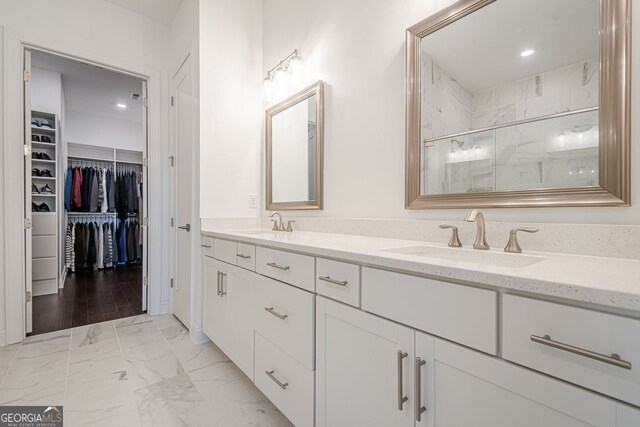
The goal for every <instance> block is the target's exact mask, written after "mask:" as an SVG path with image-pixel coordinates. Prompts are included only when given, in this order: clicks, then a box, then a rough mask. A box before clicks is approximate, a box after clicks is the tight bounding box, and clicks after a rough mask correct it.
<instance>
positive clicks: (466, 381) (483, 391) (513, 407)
mask: <svg viewBox="0 0 640 427" xmlns="http://www.w3.org/2000/svg"><path fill="white" fill-rule="evenodd" d="M430 349H431V350H432V356H431V360H428V359H429V357H430V356H429V351H430ZM420 353H423V354H425V358H426V359H427V364H426V365H425V366H429V368H428V369H426V370H423V371H422V373H423V375H424V376H423V377H422V382H423V384H424V385H426V387H423V390H425V389H426V393H427V395H428V397H427V400H426V403H427V412H425V414H426V415H427V416H426V417H425V418H426V419H427V420H429V419H431V420H433V424H432V425H434V426H438V427H445V426H446V427H448V426H465V427H472V426H479V427H480V426H491V427H513V426H518V427H539V426H562V427H578V426H580V427H582V426H585V427H586V426H597V427H608V426H614V425H616V410H617V407H616V404H615V403H614V402H613V401H612V400H609V399H607V398H604V397H601V396H599V395H596V394H594V393H591V392H589V391H586V390H584V389H581V388H578V387H574V386H571V385H569V384H566V383H564V382H561V381H558V380H555V379H552V378H549V377H547V376H545V375H542V374H538V373H535V372H532V371H529V370H528V369H525V368H522V367H518V366H515V365H512V364H510V363H508V362H504V361H502V360H499V359H496V358H493V357H489V356H485V355H482V354H480V353H478V352H476V351H473V350H469V349H466V348H463V347H460V346H458V345H455V344H451V343H449V342H446V341H443V340H440V339H434V338H433V337H430V336H428V335H425V334H423V333H418V332H416V357H419V354H420ZM429 392H430V394H429ZM418 425H421V424H418ZM424 425H429V424H428V421H427V424H424Z"/></svg>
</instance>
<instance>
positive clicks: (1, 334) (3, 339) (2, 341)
mask: <svg viewBox="0 0 640 427" xmlns="http://www.w3.org/2000/svg"><path fill="white" fill-rule="evenodd" d="M5 345H7V332H6V331H0V347H4V346H5Z"/></svg>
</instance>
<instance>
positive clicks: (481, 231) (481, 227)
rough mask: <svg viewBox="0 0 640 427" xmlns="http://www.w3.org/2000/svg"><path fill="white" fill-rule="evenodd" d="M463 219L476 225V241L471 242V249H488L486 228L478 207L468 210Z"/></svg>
mask: <svg viewBox="0 0 640 427" xmlns="http://www.w3.org/2000/svg"><path fill="white" fill-rule="evenodd" d="M464 220H465V221H467V222H475V223H476V224H477V226H478V231H477V234H476V241H475V242H474V243H473V249H481V250H486V249H489V244H488V243H487V235H486V228H485V224H484V215H482V212H480V211H479V210H478V209H474V210H472V211H471V212H469V214H468V215H467V217H466V218H465V219H464Z"/></svg>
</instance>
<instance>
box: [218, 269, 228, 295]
mask: <svg viewBox="0 0 640 427" xmlns="http://www.w3.org/2000/svg"><path fill="white" fill-rule="evenodd" d="M225 277H227V273H224V272H222V271H221V272H220V296H221V297H223V296H225V295H226V294H227V293H226V292H225V291H224V278H225Z"/></svg>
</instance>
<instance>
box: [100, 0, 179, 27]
mask: <svg viewBox="0 0 640 427" xmlns="http://www.w3.org/2000/svg"><path fill="white" fill-rule="evenodd" d="M105 1H108V2H109V3H113V4H115V5H117V6H120V7H123V8H125V9H128V10H130V11H132V12H135V13H138V14H140V15H143V16H146V17H147V18H151V19H154V20H156V21H160V22H163V23H165V24H171V22H172V21H173V18H174V16H176V13H177V12H178V9H179V8H180V4H181V3H182V0H105Z"/></svg>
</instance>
